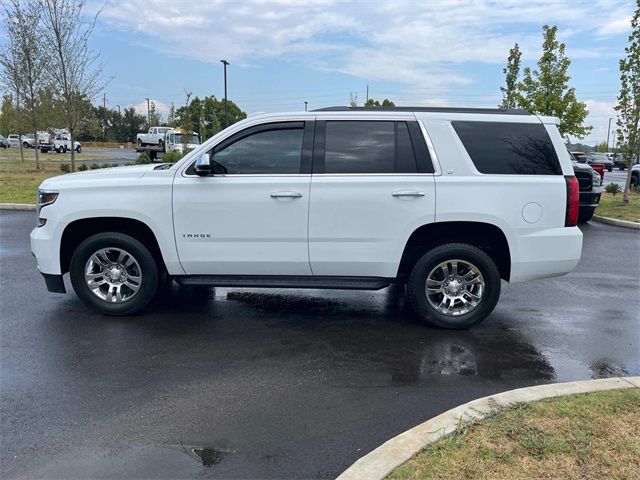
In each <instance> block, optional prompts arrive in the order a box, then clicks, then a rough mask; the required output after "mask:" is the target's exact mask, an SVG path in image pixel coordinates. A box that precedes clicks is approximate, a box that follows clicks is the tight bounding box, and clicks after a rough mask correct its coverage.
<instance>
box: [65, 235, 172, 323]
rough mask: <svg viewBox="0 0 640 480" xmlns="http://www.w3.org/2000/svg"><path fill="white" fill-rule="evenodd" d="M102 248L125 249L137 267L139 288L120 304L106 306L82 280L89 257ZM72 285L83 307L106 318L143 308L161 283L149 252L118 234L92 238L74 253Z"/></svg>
mask: <svg viewBox="0 0 640 480" xmlns="http://www.w3.org/2000/svg"><path fill="white" fill-rule="evenodd" d="M103 248H121V249H123V250H126V251H127V252H128V253H130V254H131V256H132V257H133V258H134V259H135V260H136V261H137V262H138V265H139V267H140V277H141V282H140V288H139V290H138V291H137V293H136V294H135V295H133V296H132V297H131V298H130V299H128V300H126V301H124V302H122V303H108V302H107V301H106V300H103V299H100V298H98V297H97V296H96V295H94V293H93V292H92V290H91V289H90V288H89V286H88V285H87V283H86V281H85V267H86V265H87V262H88V261H89V259H90V258H91V256H92V255H93V254H94V253H95V252H97V251H98V250H100V249H103ZM69 274H70V277H71V284H72V285H73V289H74V290H75V292H76V295H78V297H79V298H80V300H82V301H83V302H84V303H85V304H86V305H88V306H89V307H90V308H92V309H93V310H96V311H98V312H100V313H103V314H105V315H132V314H135V313H137V312H139V311H140V310H142V309H143V308H145V307H146V306H147V305H148V304H149V303H150V302H151V301H152V300H153V298H154V296H155V294H156V292H157V290H158V285H159V282H160V272H159V269H158V265H157V263H156V261H155V259H154V258H153V255H152V254H151V252H150V251H149V250H148V249H147V247H145V246H144V245H143V244H142V243H140V242H139V241H138V240H136V239H135V238H133V237H131V236H129V235H126V234H124V233H118V232H104V233H98V234H95V235H92V236H91V237H89V238H87V239H86V240H85V241H83V242H82V243H81V244H80V245H79V246H78V248H76V250H75V251H74V252H73V256H72V257H71V265H70V269H69Z"/></svg>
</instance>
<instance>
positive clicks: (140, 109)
mask: <svg viewBox="0 0 640 480" xmlns="http://www.w3.org/2000/svg"><path fill="white" fill-rule="evenodd" d="M149 101H150V102H153V103H154V105H155V106H156V112H158V113H159V114H161V115H165V114H167V113H168V112H169V106H168V105H167V104H166V103H163V102H161V101H160V100H154V99H153V98H150V99H149ZM128 107H133V108H135V109H136V113H139V114H140V115H146V114H147V100H146V99H143V100H142V101H141V102H139V103H134V104H132V105H128Z"/></svg>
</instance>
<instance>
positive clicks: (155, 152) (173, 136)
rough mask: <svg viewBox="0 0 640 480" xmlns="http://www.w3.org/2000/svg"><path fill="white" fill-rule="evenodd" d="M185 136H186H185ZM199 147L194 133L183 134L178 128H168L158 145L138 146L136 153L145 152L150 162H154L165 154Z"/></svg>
mask: <svg viewBox="0 0 640 480" xmlns="http://www.w3.org/2000/svg"><path fill="white" fill-rule="evenodd" d="M185 135H186V136H185ZM199 145H200V136H199V135H198V134H197V133H196V132H190V133H188V134H185V133H184V131H183V130H180V129H178V128H169V129H168V130H167V131H166V132H165V133H164V138H163V140H162V141H161V142H160V143H156V144H154V145H140V144H138V147H137V148H136V152H146V153H147V154H148V155H149V158H150V159H151V160H156V159H158V158H159V157H160V156H162V154H163V153H166V152H172V151H176V152H182V151H183V149H184V148H185V146H186V147H187V149H188V150H193V149H194V148H196V147H198V146H199Z"/></svg>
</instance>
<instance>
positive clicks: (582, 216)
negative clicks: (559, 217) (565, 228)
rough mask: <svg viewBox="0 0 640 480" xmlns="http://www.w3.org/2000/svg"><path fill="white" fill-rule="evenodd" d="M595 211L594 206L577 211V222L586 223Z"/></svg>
mask: <svg viewBox="0 0 640 480" xmlns="http://www.w3.org/2000/svg"><path fill="white" fill-rule="evenodd" d="M595 211H596V209H595V208H583V209H580V210H579V211H578V223H587V222H588V221H589V220H591V218H593V214H594V212H595Z"/></svg>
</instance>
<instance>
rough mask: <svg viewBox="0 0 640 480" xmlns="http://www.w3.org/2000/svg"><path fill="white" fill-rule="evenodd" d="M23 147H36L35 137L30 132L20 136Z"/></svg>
mask: <svg viewBox="0 0 640 480" xmlns="http://www.w3.org/2000/svg"><path fill="white" fill-rule="evenodd" d="M22 147H23V148H36V137H35V136H34V135H33V134H32V133H28V134H26V135H23V136H22Z"/></svg>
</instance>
